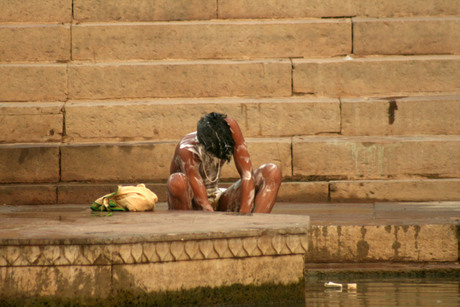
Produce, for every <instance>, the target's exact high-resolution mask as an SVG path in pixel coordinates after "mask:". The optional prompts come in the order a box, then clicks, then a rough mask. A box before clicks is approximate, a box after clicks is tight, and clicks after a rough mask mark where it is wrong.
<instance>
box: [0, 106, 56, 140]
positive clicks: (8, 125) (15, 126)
mask: <svg viewBox="0 0 460 307" xmlns="http://www.w3.org/2000/svg"><path fill="white" fill-rule="evenodd" d="M62 106H63V104H62V103H60V102H58V103H0V131H2V134H1V135H0V143H35V142H58V141H60V140H61V139H62V130H63V119H64V118H63V114H62V110H61V109H62Z"/></svg>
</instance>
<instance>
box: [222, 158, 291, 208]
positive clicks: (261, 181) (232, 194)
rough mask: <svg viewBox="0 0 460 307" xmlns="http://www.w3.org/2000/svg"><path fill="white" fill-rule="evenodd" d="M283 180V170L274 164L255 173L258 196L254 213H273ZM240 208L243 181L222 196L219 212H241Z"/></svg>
mask: <svg viewBox="0 0 460 307" xmlns="http://www.w3.org/2000/svg"><path fill="white" fill-rule="evenodd" d="M281 179H282V175H281V170H280V168H279V167H278V166H277V165H275V164H273V163H267V164H264V165H262V166H261V167H259V168H258V169H257V170H256V171H255V172H254V180H255V193H256V196H255V206H254V208H253V210H252V212H255V213H270V212H271V211H272V208H273V206H274V205H275V201H276V197H277V196H278V190H279V188H280V186H281ZM240 206H241V179H240V180H238V181H237V182H235V183H234V184H232V185H231V186H230V187H229V188H228V189H227V190H226V191H225V192H224V193H223V194H222V196H221V197H220V200H219V207H218V209H217V210H218V211H233V212H239V210H240Z"/></svg>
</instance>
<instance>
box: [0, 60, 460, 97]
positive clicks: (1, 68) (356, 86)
mask: <svg viewBox="0 0 460 307" xmlns="http://www.w3.org/2000/svg"><path fill="white" fill-rule="evenodd" d="M459 70H460V56H458V55H449V56H447V55H437V56H406V57H403V56H395V57H377V58H376V57H368V58H352V57H348V56H347V57H340V58H322V59H294V60H292V63H291V60H288V59H264V60H242V61H236V60H196V61H148V62H106V63H71V64H0V101H65V100H69V99H70V100H87V99H130V98H133V99H136V98H184V97H189V98H205V97H235V96H236V97H248V96H250V97H290V96H292V95H298V94H308V95H315V96H326V97H346V96H353V97H357V96H375V95H386V96H398V95H417V94H418V95H420V94H433V93H443V94H448V93H459V92H460V85H459V84H460V74H458V71H459ZM43 75H46V76H47V78H46V79H43V78H42V76H43Z"/></svg>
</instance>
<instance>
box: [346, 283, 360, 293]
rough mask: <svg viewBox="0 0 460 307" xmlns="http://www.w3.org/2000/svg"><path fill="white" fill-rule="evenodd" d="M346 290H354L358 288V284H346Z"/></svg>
mask: <svg viewBox="0 0 460 307" xmlns="http://www.w3.org/2000/svg"><path fill="white" fill-rule="evenodd" d="M347 289H348V291H356V290H358V285H357V284H355V283H351V284H347Z"/></svg>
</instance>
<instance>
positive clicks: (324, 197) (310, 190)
mask: <svg viewBox="0 0 460 307" xmlns="http://www.w3.org/2000/svg"><path fill="white" fill-rule="evenodd" d="M328 196H329V183H328V182H326V181H317V182H283V183H281V187H280V189H279V192H278V197H277V198H276V201H277V202H299V203H317V202H327V201H328V200H329V199H328Z"/></svg>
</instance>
